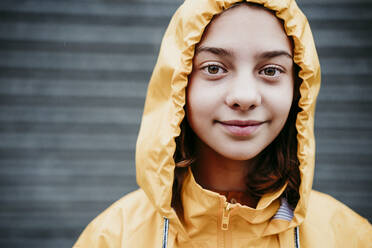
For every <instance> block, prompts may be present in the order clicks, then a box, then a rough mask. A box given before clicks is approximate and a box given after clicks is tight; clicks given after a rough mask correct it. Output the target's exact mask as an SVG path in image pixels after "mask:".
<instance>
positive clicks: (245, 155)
mask: <svg viewBox="0 0 372 248" xmlns="http://www.w3.org/2000/svg"><path fill="white" fill-rule="evenodd" d="M220 154H221V155H222V156H223V157H225V158H227V159H231V160H236V161H246V160H250V159H253V158H255V157H256V156H257V155H258V154H259V151H250V152H247V151H246V150H245V151H237V150H234V151H229V150H224V151H223V152H221V153H220Z"/></svg>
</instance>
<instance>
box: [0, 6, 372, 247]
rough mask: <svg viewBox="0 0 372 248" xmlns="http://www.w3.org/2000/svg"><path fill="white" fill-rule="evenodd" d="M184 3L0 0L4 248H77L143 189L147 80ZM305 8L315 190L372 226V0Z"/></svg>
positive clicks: (0, 223) (0, 241)
mask: <svg viewBox="0 0 372 248" xmlns="http://www.w3.org/2000/svg"><path fill="white" fill-rule="evenodd" d="M181 2H182V1H181V0H135V1H134V0H132V1H127V0H89V1H88V0H63V1H61V0H2V1H1V2H0V141H1V142H0V247H2V248H6V247H12V248H15V247H37V248H43V247H48V248H50V247H71V246H72V244H73V242H74V241H75V240H76V239H77V238H78V236H79V234H80V233H81V231H82V230H83V228H84V227H85V226H86V225H87V224H88V223H89V222H90V221H91V220H92V219H93V218H94V217H95V216H96V215H97V214H98V213H100V212H101V211H102V210H104V209H105V208H107V207H108V206H109V205H110V204H111V203H113V202H114V201H116V200H117V199H119V198H120V197H122V196H123V195H125V194H126V193H128V192H130V191H132V190H134V189H136V188H137V185H136V181H135V162H134V152H135V142H136V138H137V133H138V128H139V123H140V119H141V114H142V109H143V104H144V99H145V93H146V87H147V83H148V80H149V78H150V76H151V72H152V69H153V67H154V65H155V62H156V58H157V53H158V51H159V46H160V42H161V38H162V36H163V33H164V31H165V28H166V26H167V24H168V22H169V20H170V18H171V15H172V13H173V12H174V11H175V10H176V8H177V7H178V6H179V5H180V4H181ZM298 4H299V5H300V7H301V8H302V10H303V12H304V13H305V14H306V15H307V17H308V19H309V21H310V24H311V27H312V30H313V33H314V37H315V41H316V44H317V47H318V52H319V56H320V62H321V65H322V74H323V80H322V88H321V91H320V92H321V93H320V96H319V101H318V105H317V114H316V138H317V159H316V161H317V164H316V171H315V179H314V188H315V189H317V190H319V191H322V192H325V193H328V194H330V195H332V196H334V197H336V198H337V199H339V200H341V201H342V202H344V203H345V204H347V205H348V206H350V207H351V208H353V209H354V210H356V211H357V212H358V213H360V214H361V215H363V216H364V217H366V218H367V219H369V221H372V180H371V175H372V154H371V151H372V43H371V38H372V1H370V0H356V1H348V0H299V1H298Z"/></svg>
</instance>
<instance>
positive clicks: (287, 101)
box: [266, 85, 293, 119]
mask: <svg viewBox="0 0 372 248" xmlns="http://www.w3.org/2000/svg"><path fill="white" fill-rule="evenodd" d="M292 101H293V87H292V86H291V85H288V86H286V87H281V88H277V89H275V90H272V91H270V94H267V95H266V103H267V104H268V105H269V106H270V109H271V112H272V114H273V115H276V116H278V117H281V118H285V119H286V117H287V115H288V113H289V110H290V108H291V105H292Z"/></svg>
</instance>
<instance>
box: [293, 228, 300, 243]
mask: <svg viewBox="0 0 372 248" xmlns="http://www.w3.org/2000/svg"><path fill="white" fill-rule="evenodd" d="M294 238H295V247H296V248H300V228H299V227H298V226H296V227H295V229H294Z"/></svg>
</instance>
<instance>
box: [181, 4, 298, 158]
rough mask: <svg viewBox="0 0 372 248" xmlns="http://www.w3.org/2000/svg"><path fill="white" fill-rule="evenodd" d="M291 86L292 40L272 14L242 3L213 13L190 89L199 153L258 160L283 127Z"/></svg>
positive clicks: (190, 110) (189, 104)
mask: <svg viewBox="0 0 372 248" xmlns="http://www.w3.org/2000/svg"><path fill="white" fill-rule="evenodd" d="M293 84H294V76H293V60H292V47H291V42H290V39H289V38H288V37H287V35H286V34H285V32H284V30H283V26H282V24H281V22H280V21H279V20H278V19H277V18H276V17H275V16H274V15H273V14H272V13H271V12H269V11H267V10H264V9H262V8H257V7H249V6H246V5H241V6H238V7H235V8H232V9H230V10H227V11H225V12H223V13H222V14H221V15H220V16H217V17H215V18H214V19H213V21H212V22H211V23H210V24H209V26H208V28H207V30H206V31H205V33H204V35H203V39H202V40H201V42H200V43H199V44H198V46H197V47H196V49H195V56H194V60H193V71H192V73H191V74H190V77H189V85H188V88H187V107H186V111H187V112H186V115H187V119H188V122H189V124H190V126H191V128H192V129H193V131H194V132H195V133H196V135H197V136H198V138H199V144H200V147H199V148H200V150H199V152H203V149H208V150H212V151H213V152H216V153H217V154H219V155H222V156H223V157H225V158H228V159H232V160H248V159H251V158H254V157H255V156H256V155H258V154H259V153H260V152H261V151H262V150H263V149H264V148H265V147H267V146H268V145H269V144H270V143H271V142H272V141H273V140H274V139H275V138H276V136H277V135H278V134H279V132H280V131H281V129H282V128H283V126H284V124H285V122H286V120H287V117H288V114H289V110H290V107H291V104H292V98H293ZM210 148H211V149H210Z"/></svg>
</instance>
